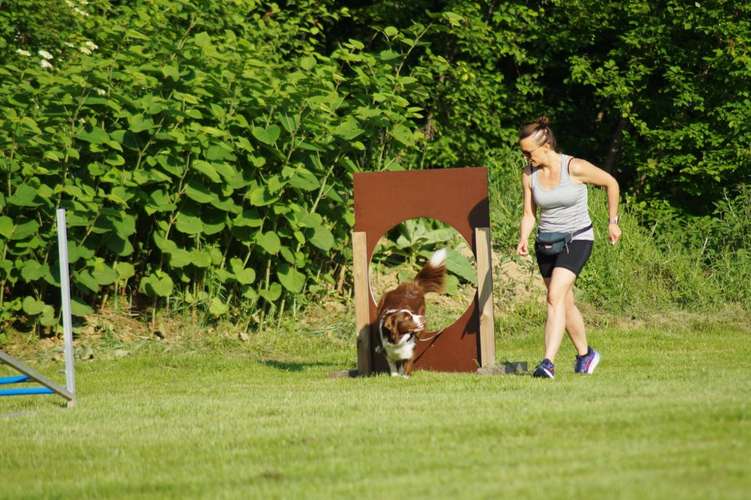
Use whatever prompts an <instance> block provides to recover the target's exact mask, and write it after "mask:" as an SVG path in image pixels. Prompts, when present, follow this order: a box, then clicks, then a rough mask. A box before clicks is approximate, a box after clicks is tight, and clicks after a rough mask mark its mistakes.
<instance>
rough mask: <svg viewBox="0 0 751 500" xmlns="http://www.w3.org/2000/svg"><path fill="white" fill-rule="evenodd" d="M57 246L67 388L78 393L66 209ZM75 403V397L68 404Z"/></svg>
mask: <svg viewBox="0 0 751 500" xmlns="http://www.w3.org/2000/svg"><path fill="white" fill-rule="evenodd" d="M57 248H58V251H59V253H60V295H61V299H62V305H63V342H64V354H65V388H66V389H68V392H70V393H71V394H73V396H74V398H75V395H76V377H75V371H74V369H73V321H72V320H71V312H70V277H69V275H68V235H67V230H66V224H65V209H64V208H58V209H57ZM73 405H75V399H73V400H72V401H70V402H69V403H68V406H73Z"/></svg>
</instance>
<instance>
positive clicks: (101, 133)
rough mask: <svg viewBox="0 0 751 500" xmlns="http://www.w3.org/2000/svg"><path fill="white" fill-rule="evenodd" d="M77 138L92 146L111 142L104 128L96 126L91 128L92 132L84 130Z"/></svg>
mask: <svg viewBox="0 0 751 500" xmlns="http://www.w3.org/2000/svg"><path fill="white" fill-rule="evenodd" d="M76 137H77V138H78V139H81V140H82V141H86V142H89V143H91V144H104V143H106V142H107V141H109V140H110V136H109V134H107V132H106V131H105V130H104V129H103V128H99V127H96V126H94V127H91V130H82V131H81V132H79V133H78V135H77V136H76Z"/></svg>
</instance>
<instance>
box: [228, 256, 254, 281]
mask: <svg viewBox="0 0 751 500" xmlns="http://www.w3.org/2000/svg"><path fill="white" fill-rule="evenodd" d="M230 267H231V268H232V272H233V273H234V278H235V280H236V281H237V282H238V283H240V284H241V285H249V284H251V283H253V282H254V281H255V279H256V272H255V270H254V269H253V268H247V269H246V268H245V267H244V264H243V261H242V260H240V259H237V258H233V259H230Z"/></svg>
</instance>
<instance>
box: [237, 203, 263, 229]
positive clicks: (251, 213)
mask: <svg viewBox="0 0 751 500" xmlns="http://www.w3.org/2000/svg"><path fill="white" fill-rule="evenodd" d="M232 225H233V226H235V227H261V226H262V225H263V217H261V216H260V215H259V214H258V210H256V209H255V208H243V212H242V214H238V215H237V217H235V218H234V219H232Z"/></svg>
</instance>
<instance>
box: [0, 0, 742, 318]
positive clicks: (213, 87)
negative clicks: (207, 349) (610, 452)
mask: <svg viewBox="0 0 751 500" xmlns="http://www.w3.org/2000/svg"><path fill="white" fill-rule="evenodd" d="M750 14H751V6H749V5H747V4H745V3H742V2H729V1H721V0H713V1H705V2H695V3H691V2H681V1H670V0H661V1H658V2H645V1H635V0H629V1H625V2H594V1H591V0H575V1H567V2H563V1H560V0H549V1H533V2H521V1H511V2H505V1H477V2H474V1H451V0H450V1H445V2H435V1H427V0H415V1H411V2H401V1H395V0H385V1H373V2H361V1H333V0H325V1H311V0H293V1H288V2H281V1H280V2H267V1H254V0H233V1H219V0H203V1H187V0H177V1H166V0H152V1H146V0H137V1H133V2H118V1H114V0H113V1H106V0H91V1H85V0H68V1H65V2H57V1H52V0H42V1H31V0H13V1H2V0H0V34H1V35H2V36H0V55H1V58H0V63H1V64H0V103H1V104H0V107H2V113H3V117H2V120H0V145H1V146H0V179H1V180H2V189H1V190H0V314H1V315H2V316H1V317H0V321H1V322H2V323H4V324H9V323H11V322H14V321H15V322H18V321H21V322H25V323H30V324H33V325H35V326H36V327H38V328H52V327H54V325H56V324H58V323H59V322H58V312H57V303H58V302H59V299H58V298H57V297H58V292H57V287H58V277H57V271H56V269H57V262H56V259H57V249H56V243H55V227H54V218H55V210H56V209H57V208H60V207H63V208H66V209H67V214H68V225H69V241H70V242H71V243H70V246H71V248H70V254H71V272H72V279H73V284H74V286H75V291H74V300H75V303H74V313H75V314H77V315H79V316H84V315H86V314H89V313H91V312H93V311H94V310H95V309H96V308H99V307H101V306H103V305H107V304H114V305H116V306H120V305H122V306H127V307H129V308H132V309H134V310H141V311H146V310H150V311H152V313H155V311H157V309H166V310H169V311H175V312H190V313H191V314H193V315H197V316H199V317H200V318H202V320H205V321H211V320H213V319H217V318H221V317H232V318H242V320H243V321H245V322H246V323H247V327H255V326H257V325H259V324H261V323H262V322H263V319H264V317H266V316H268V315H269V314H279V313H280V312H282V311H285V310H289V309H292V310H293V311H296V310H297V309H298V308H299V307H300V306H301V305H303V304H304V303H305V302H306V301H308V300H310V299H311V298H314V297H316V296H317V295H319V294H320V293H322V292H324V291H325V292H326V293H332V291H334V292H339V293H342V294H345V295H346V294H347V293H348V286H347V283H348V278H349V276H348V270H347V263H348V262H349V260H350V255H349V244H350V243H349V234H350V230H351V225H352V222H353V221H352V214H351V195H350V192H351V176H352V174H353V173H354V172H358V171H371V170H384V169H392V170H398V169H413V168H428V167H453V166H467V165H487V166H489V168H490V171H491V182H492V186H493V187H494V189H493V193H492V207H493V216H492V218H493V221H494V227H493V230H494V241H495V244H496V246H497V247H498V249H499V250H500V251H501V252H502V253H504V254H508V253H509V249H510V248H512V247H513V246H515V240H516V227H517V217H518V215H517V212H518V187H517V186H518V175H519V174H518V172H519V167H520V165H521V162H522V159H521V157H520V156H519V154H518V152H517V151H516V147H515V146H516V144H515V143H516V131H517V129H518V126H519V124H520V123H523V122H524V121H528V120H531V119H534V118H536V117H537V116H538V115H540V114H547V115H549V116H550V117H551V118H552V120H553V123H554V130H556V132H557V134H558V137H559V142H560V144H561V146H562V148H563V149H564V150H565V151H567V152H570V153H573V154H576V155H577V156H582V157H586V158H588V159H590V160H591V161H593V162H594V163H596V164H598V165H600V166H602V167H603V168H605V169H606V170H609V171H611V172H612V173H613V174H614V175H615V176H616V177H617V178H618V179H619V181H620V182H621V185H622V187H623V188H624V191H625V193H626V200H627V201H626V203H625V207H624V221H625V222H624V225H625V227H626V229H627V233H626V234H627V236H626V239H625V240H624V245H622V247H620V248H619V249H618V250H617V251H608V249H606V248H598V249H597V250H596V252H595V255H594V257H593V259H592V263H591V264H590V266H588V268H587V273H585V274H584V275H583V276H582V279H581V280H580V285H581V287H582V289H583V291H584V292H585V294H586V295H587V298H588V299H589V300H590V301H591V302H593V303H595V304H598V305H601V306H603V307H606V308H608V307H609V308H612V309H613V310H615V311H629V310H636V309H639V308H645V307H654V305H655V304H660V305H665V306H680V307H710V306H713V305H716V304H718V303H722V302H727V301H732V302H740V303H743V304H745V305H746V306H748V305H749V297H751V293H749V292H751V290H750V289H749V288H750V285H749V283H750V282H751V280H749V278H751V256H750V254H749V248H750V247H749V243H750V241H749V236H748V234H749V220H750V219H749V213H748V211H749V208H748V207H749V205H750V203H749V202H750V201H751V191H749V189H748V187H747V184H748V181H749V176H751V162H750V159H751V149H749V146H748V145H749V144H751V137H750V136H749V131H748V127H746V126H745V124H746V123H748V121H749V118H751V97H750V96H751V93H750V91H751V89H750V88H749V85H750V83H749V82H751V78H750V77H751V55H750V54H749V41H750V40H751V21H750V20H751V15H750ZM592 204H593V207H592V208H593V214H600V215H602V214H604V210H603V206H604V200H603V197H602V196H600V195H599V194H598V193H595V194H594V195H593V196H592ZM596 217H597V215H596ZM600 222H601V221H600ZM601 239H604V238H601ZM601 247H604V246H601ZM614 297H615V298H614Z"/></svg>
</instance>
